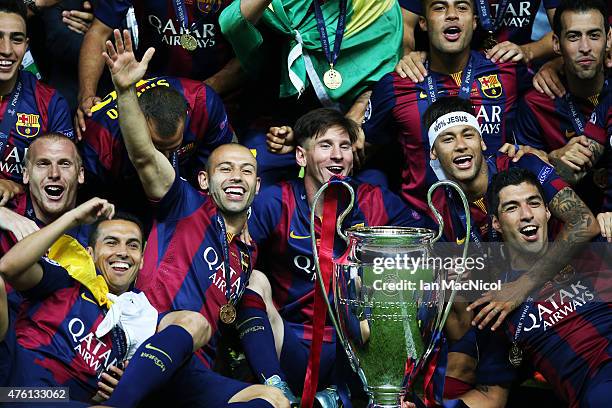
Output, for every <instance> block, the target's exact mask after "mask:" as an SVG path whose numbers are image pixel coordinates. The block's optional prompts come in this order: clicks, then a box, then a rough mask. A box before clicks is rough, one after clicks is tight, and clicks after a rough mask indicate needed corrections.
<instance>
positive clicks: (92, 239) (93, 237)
mask: <svg viewBox="0 0 612 408" xmlns="http://www.w3.org/2000/svg"><path fill="white" fill-rule="evenodd" d="M118 220H119V221H121V220H123V221H129V222H132V223H134V224H136V225H137V226H138V229H139V230H140V237H141V238H142V248H141V249H142V250H143V251H144V244H145V240H146V237H145V235H144V225H143V223H142V221H141V220H140V218H138V217H137V216H135V215H134V214H131V213H128V212H124V211H118V212H117V213H115V215H114V216H113V218H112V219H110V220H108V219H101V220H98V221H96V222H94V223H93V224H92V226H91V230H90V231H89V237H88V238H87V244H88V245H89V246H90V247H92V248H93V247H94V246H95V244H96V241H97V240H98V230H99V229H100V224H102V223H103V222H104V221H118Z"/></svg>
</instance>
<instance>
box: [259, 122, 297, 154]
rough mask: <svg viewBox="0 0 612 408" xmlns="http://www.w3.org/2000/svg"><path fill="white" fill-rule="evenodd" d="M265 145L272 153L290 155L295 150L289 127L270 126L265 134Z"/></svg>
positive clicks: (291, 130) (291, 131)
mask: <svg viewBox="0 0 612 408" xmlns="http://www.w3.org/2000/svg"><path fill="white" fill-rule="evenodd" d="M266 144H267V145H268V150H269V151H271V152H272V153H276V154H286V153H291V152H292V151H294V150H295V139H294V137H293V129H291V126H272V127H271V128H270V130H269V131H268V133H266Z"/></svg>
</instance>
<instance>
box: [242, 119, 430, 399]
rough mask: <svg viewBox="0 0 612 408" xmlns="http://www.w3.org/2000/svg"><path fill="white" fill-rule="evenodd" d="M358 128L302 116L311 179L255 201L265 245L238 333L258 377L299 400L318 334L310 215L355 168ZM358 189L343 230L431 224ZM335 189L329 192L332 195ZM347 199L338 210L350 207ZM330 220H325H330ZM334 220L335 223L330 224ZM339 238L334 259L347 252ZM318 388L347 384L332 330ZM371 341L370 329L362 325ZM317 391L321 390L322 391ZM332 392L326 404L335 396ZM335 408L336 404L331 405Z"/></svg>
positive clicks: (375, 190)
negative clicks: (323, 194)
mask: <svg viewBox="0 0 612 408" xmlns="http://www.w3.org/2000/svg"><path fill="white" fill-rule="evenodd" d="M358 129H359V128H358V126H357V124H356V123H355V122H353V121H352V120H350V119H348V118H346V117H345V116H343V115H342V114H341V113H340V112H338V111H335V110H332V109H316V110H313V111H311V112H308V113H307V114H305V115H303V116H302V117H300V118H299V119H298V120H297V122H296V124H295V126H294V128H293V132H294V136H295V140H296V142H297V147H296V152H295V160H296V162H297V164H298V165H299V166H300V167H302V168H303V169H304V178H303V179H298V180H292V181H286V182H282V183H279V184H277V185H274V186H270V187H268V188H266V189H264V190H262V192H261V194H259V195H258V196H257V198H256V199H255V201H254V202H253V212H252V214H251V217H250V218H249V232H250V234H251V236H252V237H253V239H254V240H255V242H257V244H258V245H259V250H260V256H259V263H258V268H259V270H261V272H260V271H257V270H256V271H254V272H253V275H252V276H251V279H250V281H249V286H248V288H247V290H246V291H245V294H244V296H243V302H242V307H241V309H240V313H239V316H238V326H237V327H238V330H239V333H240V337H241V339H242V344H243V347H244V349H245V352H246V356H247V359H248V361H249V363H250V365H251V368H252V369H253V371H254V373H255V375H256V377H257V378H258V379H260V380H261V381H265V382H266V383H268V384H271V385H275V386H277V387H279V388H280V389H282V390H283V391H284V392H285V395H287V396H288V398H289V399H290V400H293V402H297V401H296V399H295V397H294V396H293V393H292V391H293V392H295V393H298V392H300V391H301V390H302V386H303V385H304V377H305V373H306V367H307V365H308V355H309V354H308V353H309V350H310V347H311V343H312V339H313V333H314V332H315V328H314V327H313V317H312V316H313V313H314V293H315V290H317V288H316V283H315V279H316V278H315V264H314V262H315V260H314V257H313V253H312V242H311V236H310V211H311V208H312V206H313V205H314V202H313V201H314V196H315V194H316V192H317V191H318V190H319V188H321V187H322V186H323V185H324V184H325V183H328V182H329V180H330V179H331V178H332V177H347V176H349V175H351V173H352V170H353V151H352V146H353V144H354V143H355V141H356V140H357V138H358ZM349 183H350V184H351V185H352V187H353V189H354V191H355V207H354V208H353V210H352V212H351V213H350V214H349V215H348V216H347V217H346V219H345V221H344V225H343V229H345V228H348V227H351V226H356V225H362V226H363V225H365V226H377V225H402V226H424V225H426V221H425V220H424V218H423V217H421V215H419V214H418V213H417V212H415V211H414V210H412V209H410V208H409V207H407V206H406V205H405V204H404V203H403V202H402V200H401V199H400V198H399V197H397V196H396V195H394V194H392V193H391V192H390V191H388V190H386V189H384V188H381V187H377V186H373V185H370V184H366V183H357V182H355V181H349ZM328 191H329V190H328ZM346 200H347V195H346V194H344V195H341V198H340V203H339V208H345V206H346V204H347V201H346ZM322 207H323V206H322V204H321V203H319V205H318V206H317V208H316V210H315V211H316V214H317V216H318V217H317V218H316V220H315V228H316V234H317V238H320V234H321V228H322V221H321V216H322V213H323V210H322ZM323 222H325V220H323ZM327 222H331V221H329V220H327ZM340 241H341V240H340V239H336V244H337V246H336V248H334V252H335V254H336V255H337V256H338V255H341V253H342V251H343V250H344V248H343V245H342V243H341V242H340ZM323 330H324V334H323V348H322V354H321V367H320V377H319V384H318V385H319V389H321V388H325V387H326V386H328V385H330V384H335V385H338V386H341V385H343V384H339V383H338V382H345V381H346V378H342V374H340V377H337V375H338V374H339V372H338V371H336V370H337V369H338V367H340V366H341V365H342V363H340V362H339V361H341V360H337V359H336V357H338V358H339V359H342V358H343V356H336V343H335V334H334V329H333V328H332V327H331V326H325V328H324V329H323ZM357 330H361V331H362V335H363V336H364V338H367V337H368V330H369V329H368V327H367V325H365V324H362V325H361V327H357ZM315 388H316V385H315ZM332 395H333V394H332V393H331V392H330V391H329V390H327V391H323V392H321V393H319V394H318V396H317V398H319V399H321V400H325V399H330V400H332V401H333V403H334V404H335V400H334V399H335V396H333V397H332ZM331 406H333V405H331Z"/></svg>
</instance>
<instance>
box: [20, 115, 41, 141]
mask: <svg viewBox="0 0 612 408" xmlns="http://www.w3.org/2000/svg"><path fill="white" fill-rule="evenodd" d="M15 130H17V133H19V134H20V135H21V136H23V137H34V136H36V135H37V134H38V132H40V115H35V114H32V113H19V112H17V123H15Z"/></svg>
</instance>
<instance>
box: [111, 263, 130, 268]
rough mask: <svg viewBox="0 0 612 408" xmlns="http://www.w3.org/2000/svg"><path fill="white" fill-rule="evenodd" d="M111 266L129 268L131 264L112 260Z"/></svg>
mask: <svg viewBox="0 0 612 408" xmlns="http://www.w3.org/2000/svg"><path fill="white" fill-rule="evenodd" d="M111 267H113V268H115V269H129V267H130V265H129V264H127V263H125V262H112V263H111Z"/></svg>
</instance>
